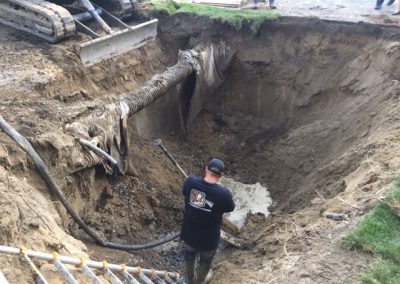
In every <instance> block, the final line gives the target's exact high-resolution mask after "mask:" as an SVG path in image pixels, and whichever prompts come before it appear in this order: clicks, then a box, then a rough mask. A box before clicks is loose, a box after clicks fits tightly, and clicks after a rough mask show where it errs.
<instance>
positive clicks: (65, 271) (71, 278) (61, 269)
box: [54, 260, 79, 284]
mask: <svg viewBox="0 0 400 284" xmlns="http://www.w3.org/2000/svg"><path fill="white" fill-rule="evenodd" d="M54 266H55V267H56V268H57V270H58V272H60V273H61V274H62V276H64V278H65V280H67V282H68V284H79V283H78V281H76V279H75V278H74V276H73V275H72V274H71V272H69V271H68V269H67V268H66V267H65V266H64V265H63V264H62V263H61V261H60V260H56V261H54Z"/></svg>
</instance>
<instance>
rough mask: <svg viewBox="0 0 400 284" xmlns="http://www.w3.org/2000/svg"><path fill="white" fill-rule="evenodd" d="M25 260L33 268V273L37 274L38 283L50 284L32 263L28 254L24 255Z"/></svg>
mask: <svg viewBox="0 0 400 284" xmlns="http://www.w3.org/2000/svg"><path fill="white" fill-rule="evenodd" d="M22 254H23V255H24V258H25V259H26V261H27V262H28V263H29V265H30V266H31V268H32V269H33V271H34V272H35V273H36V275H37V279H36V282H38V283H40V284H48V282H47V280H46V279H45V278H44V276H43V275H42V273H40V271H39V269H38V268H37V267H36V265H35V264H34V263H33V262H32V260H31V259H30V258H29V256H27V255H26V253H23V252H22Z"/></svg>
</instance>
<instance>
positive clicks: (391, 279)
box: [343, 179, 400, 284]
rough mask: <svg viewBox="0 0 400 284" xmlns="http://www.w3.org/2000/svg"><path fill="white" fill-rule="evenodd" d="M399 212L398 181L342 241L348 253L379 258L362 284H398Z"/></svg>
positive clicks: (364, 277) (399, 195) (364, 276)
mask: <svg viewBox="0 0 400 284" xmlns="http://www.w3.org/2000/svg"><path fill="white" fill-rule="evenodd" d="M399 208H400V179H397V180H396V182H395V183H394V186H393V188H392V190H391V191H390V192H389V193H388V195H387V196H386V197H385V200H384V201H383V202H382V203H380V204H378V205H377V206H376V207H375V208H374V209H373V210H372V211H371V212H370V213H369V214H367V215H366V216H365V217H364V219H363V220H362V221H361V223H360V224H359V225H358V226H357V227H356V228H354V229H353V230H352V231H351V232H350V233H349V234H348V235H347V236H346V237H345V238H344V239H343V245H344V246H345V247H346V248H348V249H362V250H364V251H367V252H372V253H374V254H377V255H378V256H380V258H379V259H378V260H377V261H376V263H375V264H374V265H373V266H372V267H371V269H370V270H369V271H368V272H366V273H365V274H364V275H363V277H362V279H361V283H363V284H372V283H373V284H378V283H379V284H392V283H393V284H394V283H396V284H398V283H400V218H399V213H400V212H399Z"/></svg>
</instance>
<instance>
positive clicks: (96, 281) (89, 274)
mask: <svg viewBox="0 0 400 284" xmlns="http://www.w3.org/2000/svg"><path fill="white" fill-rule="evenodd" d="M81 268H82V270H83V272H85V274H86V275H87V277H89V279H90V280H92V282H93V283H94V284H103V282H102V281H101V280H100V279H99V278H98V277H97V276H96V274H94V273H93V271H92V270H91V269H90V268H89V267H88V266H87V265H82V266H81Z"/></svg>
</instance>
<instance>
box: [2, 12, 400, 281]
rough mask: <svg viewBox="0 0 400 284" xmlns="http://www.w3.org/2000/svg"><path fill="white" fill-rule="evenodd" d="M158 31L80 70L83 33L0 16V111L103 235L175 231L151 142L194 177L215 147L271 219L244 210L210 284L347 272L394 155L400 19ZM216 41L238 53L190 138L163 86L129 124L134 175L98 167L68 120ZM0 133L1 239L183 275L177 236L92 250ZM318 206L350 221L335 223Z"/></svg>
mask: <svg viewBox="0 0 400 284" xmlns="http://www.w3.org/2000/svg"><path fill="white" fill-rule="evenodd" d="M159 27H160V28H159V39H157V41H155V42H153V43H151V44H149V45H146V46H145V47H143V48H141V49H139V50H136V51H133V52H131V53H129V54H126V55H124V56H121V57H119V58H114V59H111V60H108V61H107V62H105V63H103V64H100V65H96V66H94V67H90V68H85V67H84V66H82V65H81V63H80V62H79V59H78V58H77V56H76V55H75V53H74V52H73V50H72V44H73V42H74V41H75V42H76V41H79V40H80V39H79V37H78V36H77V37H75V38H73V39H72V40H71V41H70V42H68V43H65V44H61V45H48V44H45V43H43V42H41V41H40V40H37V39H35V38H33V37H30V36H27V35H24V34H21V33H18V32H15V31H13V30H12V29H9V28H6V27H4V26H2V27H1V29H0V53H1V61H0V65H1V70H2V71H1V76H0V85H1V89H0V97H1V99H0V114H1V115H2V116H3V117H4V118H5V119H6V120H7V121H8V122H9V123H10V124H11V125H13V126H14V127H15V128H16V129H17V130H18V131H20V132H21V134H23V135H24V136H26V137H27V138H28V140H29V141H30V142H31V143H32V144H33V146H34V147H35V149H36V150H37V151H38V152H39V154H40V155H41V156H42V158H43V159H44V161H45V162H46V164H47V165H48V167H49V168H50V170H51V173H52V174H53V175H54V177H55V179H56V180H57V182H58V184H59V186H60V187H61V188H62V190H63V191H64V193H65V195H66V196H67V197H68V199H69V200H70V202H71V203H72V205H73V207H74V208H75V209H76V210H77V211H78V212H79V214H80V216H82V218H83V219H84V220H85V222H87V223H88V224H89V225H90V226H91V227H92V228H94V229H95V230H96V231H98V232H99V233H100V234H101V235H102V236H103V237H104V238H107V239H109V240H112V241H116V242H124V243H143V242H146V241H150V240H153V239H156V238H160V237H162V236H164V235H165V234H168V233H170V232H172V231H176V230H178V229H179V225H180V221H181V218H182V205H183V204H182V199H181V195H180V187H181V185H182V182H183V179H182V176H181V174H180V173H179V172H178V171H177V170H176V168H175V167H174V166H173V165H172V164H171V162H170V161H169V160H168V159H167V158H166V157H165V155H164V154H163V153H162V152H161V151H160V149H159V148H157V147H156V146H155V145H154V143H153V140H154V139H155V138H162V139H163V141H164V143H165V145H166V146H167V148H168V149H169V150H170V151H171V153H173V154H174V156H175V157H176V159H177V160H178V161H179V162H180V163H181V164H182V166H183V168H185V169H186V170H187V172H189V173H193V174H201V173H202V170H203V168H204V165H205V163H206V162H207V160H208V159H209V158H210V157H214V156H219V157H221V158H223V159H224V160H225V161H226V164H227V175H229V176H231V177H233V178H235V179H236V180H239V181H242V182H247V183H253V182H260V183H262V184H264V185H265V186H267V187H268V188H269V189H270V192H271V196H272V198H273V199H274V200H275V203H274V205H273V207H272V208H271V210H272V214H271V215H270V217H268V218H267V219H265V218H262V217H261V216H251V218H249V221H248V223H247V224H246V228H245V229H244V231H243V232H242V233H241V235H240V237H241V238H242V239H244V240H246V243H247V244H248V245H247V246H246V247H245V249H242V250H237V249H234V248H232V247H229V246H228V247H225V248H224V249H223V250H222V251H221V253H220V254H219V256H218V259H217V262H216V268H215V281H214V282H213V283H292V282H294V281H296V282H298V283H352V282H354V281H355V280H356V279H357V278H358V277H359V275H360V273H361V272H362V271H363V270H365V269H366V268H367V267H368V265H369V264H370V262H371V259H372V257H371V256H370V255H366V254H364V253H361V252H349V251H346V250H344V249H343V248H342V247H341V242H340V239H341V237H342V236H343V234H345V233H346V231H348V230H349V228H351V227H352V226H353V225H354V224H356V223H357V222H358V221H359V219H360V217H361V216H363V215H364V214H365V213H366V212H367V211H368V210H369V209H370V208H371V207H372V206H373V205H374V204H375V203H376V202H377V201H378V198H379V197H380V196H381V195H382V194H383V193H384V192H385V191H386V190H387V188H388V187H387V186H388V185H389V184H390V182H391V181H392V180H393V178H394V176H395V174H396V172H397V169H398V167H399V164H400V159H399V158H400V154H398V153H399V152H398V151H397V149H398V139H399V135H398V132H399V128H398V122H399V116H398V113H399V110H398V108H399V106H398V105H399V104H398V100H399V94H400V86H399V82H398V81H397V78H399V76H398V75H399V69H398V66H399V63H400V62H399V56H398V51H399V48H400V45H399V44H398V41H397V40H398V39H399V35H400V34H399V32H398V30H397V29H396V28H390V27H380V26H373V25H368V24H341V23H336V22H335V23H333V22H324V21H320V20H316V19H302V18H283V19H281V20H279V21H277V22H275V23H265V24H264V25H263V26H262V28H261V30H260V32H259V33H258V34H256V35H252V34H251V33H249V31H248V30H247V28H246V27H245V28H244V30H242V31H234V30H233V29H232V28H230V27H229V26H226V25H223V24H220V23H218V22H213V21H209V20H208V19H205V18H199V17H195V16H188V15H177V16H174V17H169V18H168V17H167V18H163V19H162V20H161V22H160V25H159ZM221 40H223V41H225V42H226V43H227V45H229V46H231V48H232V49H234V50H235V56H234V58H233V61H232V63H231V65H230V67H229V69H228V70H227V73H226V74H225V77H226V80H225V82H224V83H223V84H222V86H221V87H220V88H219V89H218V91H217V92H216V93H215V94H210V97H209V98H208V103H207V105H206V106H205V108H204V110H203V111H202V112H201V113H200V115H199V116H198V117H197V119H196V120H195V121H194V123H193V124H192V125H190V126H189V129H188V133H187V135H185V132H184V131H183V130H182V127H181V124H180V121H179V117H178V116H177V101H178V100H179V96H178V92H177V90H172V91H170V92H169V93H168V94H167V95H166V96H165V97H163V98H161V99H160V100H159V101H157V102H156V103H154V104H153V105H151V106H149V107H148V108H146V109H145V110H144V111H142V112H140V113H138V114H137V115H135V116H134V117H133V118H132V119H130V121H129V125H130V128H129V129H130V138H131V148H130V160H131V163H132V165H133V166H134V169H135V171H134V174H132V173H130V175H126V176H121V177H118V178H117V179H114V178H112V177H111V176H109V175H106V174H105V170H104V168H103V167H102V166H101V165H100V166H96V167H88V166H87V165H90V158H89V156H88V155H87V154H86V152H85V151H84V150H83V149H82V148H81V146H79V144H78V143H77V142H76V140H75V138H76V137H74V136H72V135H71V134H70V132H68V131H67V130H66V129H65V126H66V125H68V124H70V123H71V122H73V121H75V120H76V119H78V118H79V117H81V116H83V115H85V114H87V113H88V112H90V111H92V110H93V109H95V108H96V105H98V104H101V103H103V102H107V101H109V100H110V99H111V98H113V97H115V96H116V95H117V94H120V93H123V92H126V91H129V90H132V89H135V88H137V87H138V86H140V85H142V84H143V83H144V82H146V81H147V80H149V78H150V77H151V76H152V75H154V74H156V73H159V72H162V71H163V70H165V68H166V67H167V66H171V65H173V64H174V63H175V62H176V59H177V54H178V49H185V48H192V47H194V46H195V45H197V44H198V43H210V42H219V41H221ZM0 141H1V144H0V191H1V199H0V204H1V205H0V211H1V216H2V217H1V222H0V230H1V232H2V233H1V234H0V243H1V244H4V245H10V246H17V247H19V246H22V245H25V246H28V247H30V248H32V249H35V250H45V251H54V250H56V251H59V252H60V253H61V254H67V255H74V256H80V255H90V256H91V257H92V258H95V259H100V260H101V259H107V260H108V261H109V262H117V263H126V264H129V265H138V264H139V265H141V266H143V267H153V266H154V267H155V268H158V269H167V270H173V271H179V272H182V244H181V243H180V242H173V243H172V244H170V245H168V246H166V247H161V248H159V249H153V250H150V251H145V252H137V253H133V254H128V253H125V252H120V251H115V250H110V249H104V248H101V247H98V246H96V245H95V244H94V243H93V242H92V241H91V240H90V239H89V238H88V237H87V236H86V235H85V234H84V233H83V232H82V231H81V230H79V229H78V227H77V225H76V224H75V223H74V222H73V221H72V220H71V219H70V218H69V217H68V215H67V214H66V212H65V210H64V209H63V208H62V206H61V205H60V204H59V202H58V201H57V200H56V199H55V197H53V196H52V195H51V194H50V193H49V190H48V188H47V186H46V184H45V183H44V182H43V180H42V178H41V177H40V175H39V174H38V172H37V170H36V169H35V166H34V165H33V163H32V162H31V161H30V159H29V158H28V157H27V156H26V154H25V153H24V152H23V151H22V150H21V149H19V148H18V146H16V144H15V143H14V142H13V141H12V140H11V139H10V138H9V137H7V136H6V135H5V134H4V133H3V132H2V133H0ZM78 162H79V163H78ZM77 164H80V165H82V167H81V168H79V167H76V165H77ZM85 165H86V168H85ZM83 168H85V169H83ZM327 212H336V213H343V214H346V215H347V216H348V219H347V220H345V221H341V222H337V221H333V220H328V219H326V218H325V217H324V214H325V213H327ZM0 268H1V270H2V271H3V272H4V273H5V275H6V276H7V278H8V279H9V280H10V283H17V281H18V282H20V283H31V282H32V280H31V275H30V274H29V273H26V272H23V271H24V269H25V270H26V269H27V264H26V263H24V262H23V261H21V260H19V259H18V258H16V257H10V258H7V257H2V258H0ZM41 270H42V271H44V272H45V273H46V275H51V276H50V277H55V276H54V274H53V273H51V272H50V271H49V270H50V268H49V267H48V266H42V267H41ZM16 275H17V276H16ZM52 279H53V278H52ZM54 283H56V280H54Z"/></svg>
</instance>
